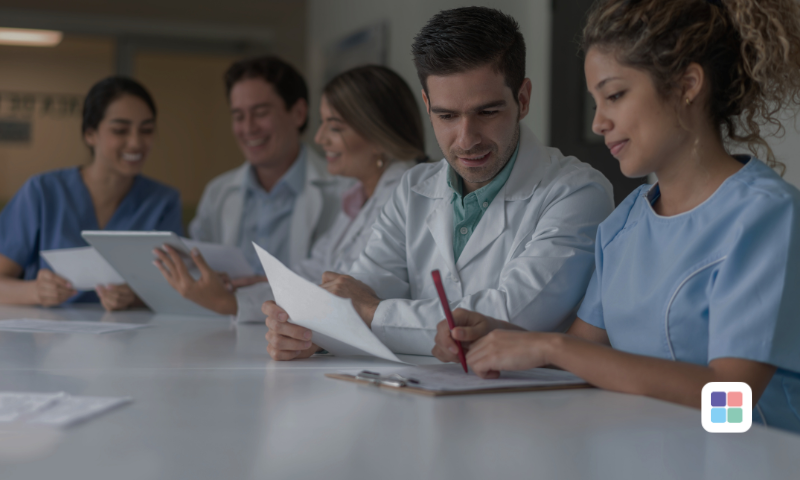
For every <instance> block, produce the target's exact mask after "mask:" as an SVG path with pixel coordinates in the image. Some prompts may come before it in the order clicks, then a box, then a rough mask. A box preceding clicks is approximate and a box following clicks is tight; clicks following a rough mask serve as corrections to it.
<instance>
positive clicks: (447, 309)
mask: <svg viewBox="0 0 800 480" xmlns="http://www.w3.org/2000/svg"><path fill="white" fill-rule="evenodd" d="M431 275H432V276H433V284H434V285H436V291H437V292H439V300H440V301H441V302H442V309H443V310H444V317H445V318H446V319H447V325H448V326H449V327H450V331H452V330H453V329H454V328H456V323H455V322H454V321H453V312H451V311H450V303H449V302H448V301H447V295H445V294H444V285H442V276H441V275H439V270H434V271H432V272H431ZM456 345H458V359H459V360H461V366H462V367H464V373H469V371H468V370H467V359H466V357H464V347H463V346H461V342H459V341H458V340H456Z"/></svg>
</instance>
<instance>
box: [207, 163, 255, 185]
mask: <svg viewBox="0 0 800 480" xmlns="http://www.w3.org/2000/svg"><path fill="white" fill-rule="evenodd" d="M249 165H250V164H249V163H247V162H245V163H244V164H242V165H240V166H238V167H236V168H234V169H231V170H228V171H227V172H223V173H220V174H219V175H217V176H216V177H214V178H212V179H211V181H209V182H208V183H207V184H206V188H205V192H213V191H216V190H219V189H222V188H226V187H228V186H229V185H231V184H232V183H234V182H235V181H236V180H237V177H239V176H240V175H243V173H242V170H244V169H245V168H247V167H248V166H249Z"/></svg>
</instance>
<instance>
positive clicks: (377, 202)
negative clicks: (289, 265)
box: [236, 161, 414, 322]
mask: <svg viewBox="0 0 800 480" xmlns="http://www.w3.org/2000/svg"><path fill="white" fill-rule="evenodd" d="M413 166H414V162H399V161H398V162H393V163H392V164H391V165H389V167H388V168H387V169H386V171H385V172H383V175H381V178H380V180H379V181H378V185H377V186H376V187H375V191H374V192H373V193H372V196H371V197H370V198H369V200H367V202H366V203H365V204H364V206H363V207H361V210H359V212H358V214H357V215H356V216H355V217H354V218H350V217H349V216H348V215H347V214H346V213H345V212H344V211H340V212H339V214H338V216H337V217H336V222H334V224H333V226H332V227H331V228H330V230H328V231H327V232H326V233H325V234H324V235H323V236H321V237H320V238H319V240H317V241H316V242H315V243H314V246H313V247H312V248H311V256H310V257H309V258H307V259H305V260H303V261H301V262H299V263H298V264H297V265H295V266H294V268H293V270H294V271H295V273H297V274H298V275H300V276H301V277H303V278H305V279H306V280H308V281H310V282H313V283H315V284H319V283H320V282H321V281H322V274H323V272H326V271H331V272H339V273H346V272H347V271H348V270H349V269H350V267H351V265H352V264H353V262H354V261H355V260H356V259H357V258H358V257H359V256H360V255H361V252H363V251H364V247H365V246H366V245H367V241H369V238H370V236H371V235H372V225H373V224H374V223H375V220H376V219H377V218H378V215H379V214H380V213H381V210H382V209H383V206H384V205H386V202H388V201H389V199H390V198H391V197H392V194H393V193H394V190H395V188H397V185H398V184H399V183H400V178H401V177H402V176H403V174H404V173H405V172H406V171H408V170H409V169H410V168H411V167H413ZM338 201H339V204H341V200H338ZM274 299H275V297H274V296H273V294H272V289H271V288H270V286H269V284H268V283H259V284H256V285H251V286H249V287H245V288H240V289H238V290H237V291H236V306H237V313H236V321H238V322H263V321H264V314H263V313H262V312H261V305H262V304H263V303H264V302H265V301H267V300H274Z"/></svg>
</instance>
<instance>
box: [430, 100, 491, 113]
mask: <svg viewBox="0 0 800 480" xmlns="http://www.w3.org/2000/svg"><path fill="white" fill-rule="evenodd" d="M505 106H506V101H505V100H495V101H493V102H489V103H484V104H483V105H478V106H477V107H475V108H472V109H470V110H472V111H474V112H480V111H481V110H487V109H489V108H495V107H505ZM431 112H433V113H458V112H456V111H455V110H449V109H447V108H442V107H431Z"/></svg>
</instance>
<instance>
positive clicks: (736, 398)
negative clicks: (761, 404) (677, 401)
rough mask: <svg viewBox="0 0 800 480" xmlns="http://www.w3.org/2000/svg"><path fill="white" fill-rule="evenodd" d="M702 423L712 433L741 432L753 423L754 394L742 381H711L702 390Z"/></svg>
mask: <svg viewBox="0 0 800 480" xmlns="http://www.w3.org/2000/svg"><path fill="white" fill-rule="evenodd" d="M702 397H703V398H702V401H701V405H702V409H701V410H702V411H701V414H702V424H703V428H704V429H706V431H708V432H712V433H741V432H746V431H747V430H749V429H750V426H751V425H752V423H753V394H752V391H751V390H750V386H749V385H747V384H746V383H741V382H711V383H708V384H706V386H705V387H703V391H702Z"/></svg>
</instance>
